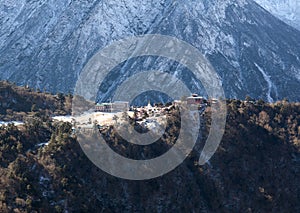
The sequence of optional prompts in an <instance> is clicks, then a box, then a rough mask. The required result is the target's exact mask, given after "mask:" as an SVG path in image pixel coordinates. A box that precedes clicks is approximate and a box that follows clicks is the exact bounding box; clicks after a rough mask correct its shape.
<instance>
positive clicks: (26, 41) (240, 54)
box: [0, 0, 300, 101]
mask: <svg viewBox="0 0 300 213" xmlns="http://www.w3.org/2000/svg"><path fill="white" fill-rule="evenodd" d="M1 4H2V5H1V11H0V20H1V25H0V32H1V34H0V78H2V79H9V80H12V81H16V82H17V83H18V84H27V83H28V84H29V85H31V86H34V87H38V88H42V89H43V88H45V89H47V90H50V91H55V92H56V91H64V92H68V91H72V89H73V88H74V85H75V82H76V79H77V78H78V76H79V74H80V72H81V70H82V68H83V67H84V65H85V64H86V63H87V61H88V60H89V59H90V57H91V56H92V55H93V54H94V53H95V52H96V51H98V50H99V49H101V48H103V47H105V46H106V45H108V44H110V43H111V42H112V41H115V40H118V39H121V38H124V37H127V36H133V35H143V34H147V33H159V34H164V35H170V36H175V37H177V38H179V39H182V40H185V41H187V42H188V43H190V44H192V45H194V46H195V47H196V48H198V49H199V50H200V51H201V52H202V53H203V54H205V56H206V57H207V58H208V59H209V60H210V61H211V63H212V64H213V66H214V67H215V69H216V71H217V72H218V73H219V74H220V76H221V77H222V80H223V85H224V89H225V93H226V96H227V97H239V98H244V97H245V96H246V95H247V94H248V95H250V96H252V97H255V98H263V99H265V100H268V101H273V100H276V99H279V98H283V97H288V98H289V99H290V100H299V95H298V91H299V90H300V59H299V57H298V56H299V55H300V44H299V42H298V41H299V38H300V32H298V31H296V30H294V29H292V28H290V27H288V26H287V25H285V24H284V23H282V22H281V21H279V20H277V19H276V18H274V17H273V16H272V15H270V14H269V13H267V12H266V11H265V10H263V9H262V8H260V7H259V6H258V5H257V4H256V3H254V2H253V1H251V0H226V1H224V0H213V1H206V0H203V1H192V0H189V1H182V0H176V1H173V0H147V1H131V0H130V1H129V0H124V1H115V0H113V1H111V0H110V1H108V0H102V1H99V0H91V1H85V2H78V1H71V0H69V1H63V2H57V1H53V0H51V1H43V0H38V1H31V2H28V1H25V0H24V1H4V2H3V3H1ZM149 60H150V62H149ZM141 69H142V70H147V69H152V70H153V69H160V70H170V72H172V73H174V74H176V75H177V76H178V77H179V78H182V79H184V80H185V81H186V82H187V84H188V85H189V87H190V88H191V89H192V90H193V91H195V92H198V91H199V90H201V91H203V88H202V87H201V85H200V83H199V82H197V81H195V79H193V76H191V75H190V74H189V72H188V71H187V70H186V69H185V68H184V67H182V66H180V65H178V64H177V63H171V62H169V61H166V60H163V59H158V58H154V57H152V58H150V59H149V58H141V59H139V61H138V63H134V62H133V61H129V62H128V63H125V64H122V65H121V66H119V67H118V68H116V70H115V71H116V72H117V70H122V72H121V73H123V74H122V75H120V74H118V75H114V78H111V79H108V81H107V82H111V81H112V82H113V83H111V84H108V85H105V87H106V89H100V92H99V96H100V99H108V98H109V97H110V95H111V93H112V92H113V91H114V89H115V88H116V87H117V86H118V85H119V84H120V83H121V82H122V81H124V80H125V78H126V77H125V74H124V72H125V73H126V76H130V75H133V74H134V73H136V72H138V71H140V70H141ZM109 80H111V81H109ZM107 88H109V89H107Z"/></svg>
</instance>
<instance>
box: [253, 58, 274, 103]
mask: <svg viewBox="0 0 300 213" xmlns="http://www.w3.org/2000/svg"><path fill="white" fill-rule="evenodd" d="M254 64H255V66H256V67H257V69H258V70H259V72H260V73H261V74H262V75H263V77H264V79H265V81H266V82H267V83H268V92H267V99H268V102H270V103H272V102H274V99H273V98H272V97H271V92H272V87H273V86H274V84H273V83H272V81H271V78H270V76H269V75H267V73H266V72H265V71H264V70H263V69H262V68H261V67H260V66H259V65H258V64H256V63H254Z"/></svg>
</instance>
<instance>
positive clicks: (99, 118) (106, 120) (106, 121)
mask: <svg viewBox="0 0 300 213" xmlns="http://www.w3.org/2000/svg"><path fill="white" fill-rule="evenodd" d="M128 115H129V116H133V112H128ZM114 116H117V117H118V118H121V117H122V112H118V113H105V112H93V113H85V114H83V115H80V116H75V117H74V116H55V117H53V120H56V121H63V122H70V123H74V121H75V122H76V123H77V124H78V125H84V126H85V127H87V126H88V125H89V124H90V126H92V125H93V123H95V122H97V124H100V125H111V124H113V122H114V120H113V118H114Z"/></svg>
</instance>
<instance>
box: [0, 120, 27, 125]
mask: <svg viewBox="0 0 300 213" xmlns="http://www.w3.org/2000/svg"><path fill="white" fill-rule="evenodd" d="M8 124H14V125H15V126H20V125H24V123H23V122H21V121H0V126H7V125H8Z"/></svg>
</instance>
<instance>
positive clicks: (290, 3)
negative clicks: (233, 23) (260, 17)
mask: <svg viewBox="0 0 300 213" xmlns="http://www.w3.org/2000/svg"><path fill="white" fill-rule="evenodd" d="M255 1H256V2H257V3H258V4H260V5H261V6H262V7H263V8H265V9H266V10H268V11H269V12H270V13H272V14H273V15H275V16H277V17H278V18H280V19H281V20H283V21H284V22H286V23H288V24H289V25H291V26H293V27H295V28H297V29H298V30H300V1H299V0H255Z"/></svg>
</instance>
